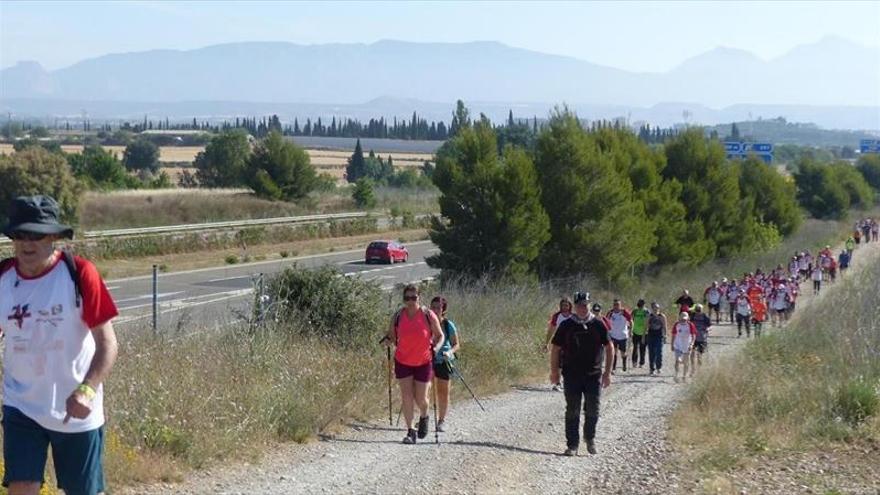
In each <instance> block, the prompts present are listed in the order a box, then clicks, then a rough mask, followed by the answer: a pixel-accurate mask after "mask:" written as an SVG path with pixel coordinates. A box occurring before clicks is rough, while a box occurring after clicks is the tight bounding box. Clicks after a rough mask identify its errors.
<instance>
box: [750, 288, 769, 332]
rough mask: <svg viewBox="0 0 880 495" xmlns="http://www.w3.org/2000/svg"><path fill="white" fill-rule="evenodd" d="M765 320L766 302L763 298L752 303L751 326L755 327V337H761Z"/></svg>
mask: <svg viewBox="0 0 880 495" xmlns="http://www.w3.org/2000/svg"><path fill="white" fill-rule="evenodd" d="M766 319H767V302H766V301H765V300H764V296H763V295H761V297H759V298H758V300H756V301H752V326H753V327H755V337H756V338H757V337H760V336H761V330H763V329H764V320H766Z"/></svg>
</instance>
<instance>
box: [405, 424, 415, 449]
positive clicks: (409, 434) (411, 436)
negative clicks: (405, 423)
mask: <svg viewBox="0 0 880 495" xmlns="http://www.w3.org/2000/svg"><path fill="white" fill-rule="evenodd" d="M403 443H405V444H409V445H411V444H414V443H416V430H413V429H412V428H410V429H408V430H406V436H405V437H403Z"/></svg>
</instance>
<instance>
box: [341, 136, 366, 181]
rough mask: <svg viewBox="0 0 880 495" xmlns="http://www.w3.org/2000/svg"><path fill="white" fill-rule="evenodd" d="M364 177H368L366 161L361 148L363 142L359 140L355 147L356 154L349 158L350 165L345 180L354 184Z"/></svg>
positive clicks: (346, 168)
mask: <svg viewBox="0 0 880 495" xmlns="http://www.w3.org/2000/svg"><path fill="white" fill-rule="evenodd" d="M364 176H366V159H365V158H364V149H363V148H362V147H361V140H360V139H358V140H357V143H356V144H355V145H354V153H352V154H351V157H349V159H348V165H347V166H346V167H345V180H347V181H348V182H349V183H351V184H353V183H355V182H357V181H358V179H360V178H361V177H364Z"/></svg>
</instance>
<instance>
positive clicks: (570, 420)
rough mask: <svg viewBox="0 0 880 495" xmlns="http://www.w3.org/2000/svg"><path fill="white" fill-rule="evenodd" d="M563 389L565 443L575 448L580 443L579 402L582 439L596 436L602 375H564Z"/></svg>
mask: <svg viewBox="0 0 880 495" xmlns="http://www.w3.org/2000/svg"><path fill="white" fill-rule="evenodd" d="M564 378H565V380H564V382H563V388H564V390H565V443H566V445H567V446H568V448H570V449H577V448H578V444H579V443H580V435H579V433H580V431H579V430H580V419H581V403H583V411H584V439H586V440H592V439H593V438H595V437H596V424H597V423H598V422H599V395H600V394H601V392H602V375H601V374H597V375H592V376H583V375H574V374H569V375H566V376H565V377H564Z"/></svg>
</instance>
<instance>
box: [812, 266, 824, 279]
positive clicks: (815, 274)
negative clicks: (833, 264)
mask: <svg viewBox="0 0 880 495" xmlns="http://www.w3.org/2000/svg"><path fill="white" fill-rule="evenodd" d="M811 278H812V279H813V281H814V282H821V281H822V270H820V269H819V268H814V269H813V274H812V276H811Z"/></svg>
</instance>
